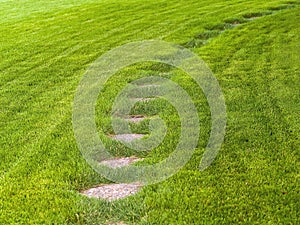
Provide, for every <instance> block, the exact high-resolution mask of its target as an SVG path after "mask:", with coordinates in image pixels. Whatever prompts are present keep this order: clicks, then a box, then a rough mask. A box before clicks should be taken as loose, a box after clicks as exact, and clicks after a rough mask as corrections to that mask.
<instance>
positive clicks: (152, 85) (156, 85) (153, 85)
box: [138, 84, 161, 87]
mask: <svg viewBox="0 0 300 225" xmlns="http://www.w3.org/2000/svg"><path fill="white" fill-rule="evenodd" d="M138 86H139V87H160V86H161V85H160V84H141V85H138Z"/></svg>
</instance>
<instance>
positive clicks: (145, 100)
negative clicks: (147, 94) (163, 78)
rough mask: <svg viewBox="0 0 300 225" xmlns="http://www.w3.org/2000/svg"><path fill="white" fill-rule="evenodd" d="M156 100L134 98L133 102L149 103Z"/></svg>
mask: <svg viewBox="0 0 300 225" xmlns="http://www.w3.org/2000/svg"><path fill="white" fill-rule="evenodd" d="M154 99H156V98H132V100H134V101H136V102H149V101H152V100H154Z"/></svg>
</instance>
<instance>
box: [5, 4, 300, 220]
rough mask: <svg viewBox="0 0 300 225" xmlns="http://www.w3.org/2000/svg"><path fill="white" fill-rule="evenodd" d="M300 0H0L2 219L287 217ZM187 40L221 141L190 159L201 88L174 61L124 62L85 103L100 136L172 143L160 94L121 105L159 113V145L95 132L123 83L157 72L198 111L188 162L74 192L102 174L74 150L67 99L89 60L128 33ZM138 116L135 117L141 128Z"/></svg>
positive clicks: (173, 126)
mask: <svg viewBox="0 0 300 225" xmlns="http://www.w3.org/2000/svg"><path fill="white" fill-rule="evenodd" d="M299 3H300V1H285V0H281V1H267V2H265V1H262V0H259V1H246V0H239V1H238V0H232V1H221V0H208V1H196V0H188V1H165V0H159V1H144V0H140V1H137V0H126V1H124V0H123V1H108V0H104V1H99V0H98V1H97V0H80V1H67V0H63V1H33V0H27V1H25V0H22V1H17V2H15V1H6V0H4V1H0V12H1V13H0V34H1V36H0V71H1V73H0V87H1V88H0V126H1V129H0V159H1V160H0V171H1V173H0V224H105V223H107V222H117V221H124V222H125V223H127V224H299V223H300V219H299V214H300V212H299V211H300V210H299V209H300V202H299V199H300V193H299V192H300V191H299V190H300V182H299V170H300V160H299V149H300V140H299V136H300V130H299V116H300V76H299V75H300V35H299V34H300V26H299V21H300V9H299ZM148 39H156V40H164V41H170V42H174V43H177V44H180V45H182V46H185V47H187V48H189V49H190V50H192V51H194V52H195V53H196V54H198V55H199V56H200V57H202V59H204V60H205V62H206V63H207V64H208V65H209V67H210V68H211V70H212V71H213V73H214V75H215V76H216V78H217V79H218V81H219V83H220V86H221V88H222V91H223V93H224V97H225V100H226V106H227V129H226V136H225V141H224V143H223V145H222V148H221V151H220V153H219V155H218V157H217V158H216V160H215V161H214V162H213V164H212V165H211V166H210V167H209V168H208V169H206V170H205V171H202V172H200V171H199V170H198V166H199V162H200V160H201V158H202V154H203V152H204V148H205V146H206V144H207V140H208V137H209V132H210V112H209V108H208V105H207V102H206V99H205V96H204V95H203V93H202V92H201V89H200V88H199V87H198V86H197V85H196V84H195V82H194V81H193V80H192V79H191V78H190V77H189V76H188V75H187V74H185V73H183V72H182V71H179V70H177V69H175V68H172V67H169V66H166V65H163V64H153V63H142V64H136V65H132V66H130V67H128V68H125V69H124V70H122V71H119V72H118V73H117V74H116V75H115V76H113V77H112V78H111V79H110V80H109V81H108V82H107V84H106V86H105V88H104V90H103V91H102V93H101V94H100V95H99V101H98V104H97V107H96V112H97V115H98V117H97V120H96V122H97V125H98V130H99V135H100V136H101V138H102V139H103V141H104V142H105V143H106V145H107V146H108V148H109V149H110V151H111V152H112V153H113V154H114V155H116V156H130V155H137V156H139V157H145V160H144V161H142V162H139V163H141V164H151V163H156V162H158V161H160V160H162V159H164V158H166V157H167V156H168V155H169V154H170V153H171V152H172V151H173V149H174V147H176V144H177V140H178V137H179V134H180V127H179V125H180V123H179V121H180V120H179V119H180V118H179V117H178V115H177V114H176V110H175V109H174V108H173V107H172V106H170V104H168V103H167V102H165V101H163V100H155V101H153V102H150V103H139V104H137V105H136V107H135V108H134V109H133V111H132V113H134V114H138V115H140V114H142V115H147V116H153V115H159V116H160V117H161V118H163V119H164V120H165V122H166V124H167V125H168V127H169V128H170V129H169V131H168V133H167V135H166V138H165V140H164V142H163V143H162V145H161V146H159V147H157V148H155V149H154V150H153V151H151V152H134V151H132V150H130V149H128V148H125V147H124V146H123V145H121V144H120V143H118V142H117V141H112V140H111V139H110V138H108V137H107V136H108V135H110V134H112V132H113V130H112V127H111V124H110V122H111V121H110V110H111V107H112V103H113V99H114V98H115V97H116V95H117V94H118V92H119V91H120V90H121V89H122V87H124V86H125V85H126V84H127V83H128V82H131V81H133V80H135V79H137V78H140V77H143V76H153V75H155V76H161V77H164V78H169V79H171V80H173V81H175V82H177V83H178V84H179V85H181V86H182V87H183V88H185V90H186V91H187V92H188V93H189V95H190V96H191V98H192V99H193V100H194V103H195V106H196V107H197V109H198V111H199V119H200V123H201V136H200V139H199V143H198V146H197V149H196V150H195V154H194V155H193V157H192V159H191V160H190V162H189V163H188V164H187V165H186V166H185V167H184V168H183V169H182V170H180V171H179V172H178V173H177V174H176V175H174V176H173V177H171V178H169V179H167V180H165V181H164V182H161V183H158V184H154V185H150V186H146V187H144V188H143V189H142V191H141V192H139V193H138V194H136V195H135V196H132V197H129V198H126V199H123V200H118V201H115V202H111V203H109V202H106V201H103V200H96V199H88V198H86V197H84V196H82V195H80V194H79V191H80V190H82V189H85V188H89V187H92V186H95V185H97V184H100V183H109V181H107V180H105V179H104V178H103V177H101V176H100V175H98V174H97V173H95V172H94V171H93V170H92V169H91V167H90V166H89V165H88V164H87V163H86V162H85V160H84V159H83V158H82V156H81V153H80V151H79V149H78V148H77V146H76V141H75V138H74V134H73V128H72V104H73V103H72V102H73V99H74V95H75V91H76V87H77V85H78V83H79V81H80V79H81V78H82V76H83V74H84V72H85V70H86V69H87V68H88V66H89V65H90V64H91V63H92V62H93V61H94V60H95V59H97V58H98V57H99V56H101V55H102V54H103V53H105V52H106V51H108V50H110V49H112V48H114V47H117V46H120V45H122V44H125V43H129V42H132V41H140V40H148ZM149 120H150V119H147V120H145V121H143V122H141V123H139V124H133V125H132V130H133V131H134V132H137V133H144V134H148V133H149V128H148V125H149Z"/></svg>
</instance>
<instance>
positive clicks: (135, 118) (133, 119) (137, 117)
mask: <svg viewBox="0 0 300 225" xmlns="http://www.w3.org/2000/svg"><path fill="white" fill-rule="evenodd" d="M146 118H147V117H145V116H141V115H135V116H130V118H126V119H125V120H127V121H130V122H133V123H138V122H140V121H142V120H144V119H146Z"/></svg>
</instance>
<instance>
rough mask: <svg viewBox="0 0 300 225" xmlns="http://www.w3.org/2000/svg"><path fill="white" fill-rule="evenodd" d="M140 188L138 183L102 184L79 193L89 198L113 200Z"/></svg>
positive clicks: (129, 194) (133, 192)
mask: <svg viewBox="0 0 300 225" xmlns="http://www.w3.org/2000/svg"><path fill="white" fill-rule="evenodd" d="M141 188H142V185H141V184H139V183H131V184H125V183H123V184H104V185H101V186H98V187H95V188H91V189H88V190H85V191H82V192H81V194H83V195H85V196H87V197H89V198H101V199H105V200H107V201H113V200H117V199H122V198H126V197H128V196H131V195H134V194H136V193H137V192H138V191H139V190H140V189H141Z"/></svg>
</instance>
